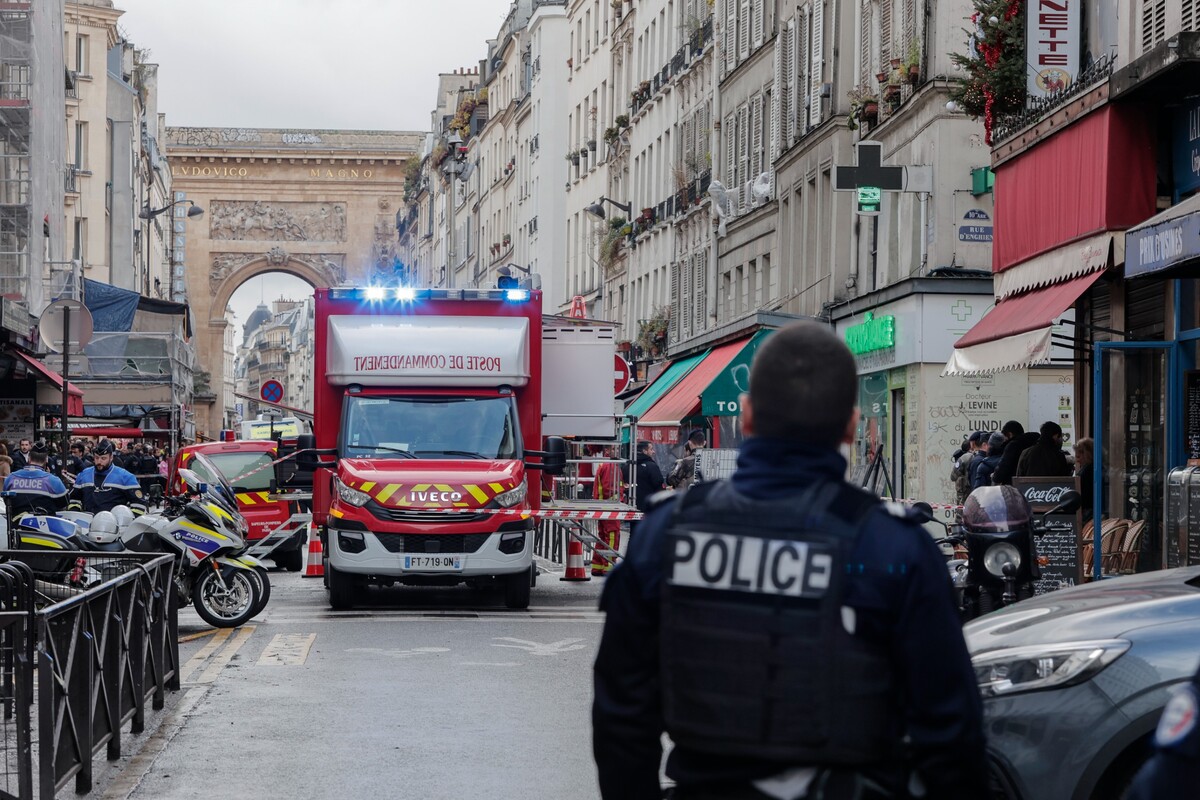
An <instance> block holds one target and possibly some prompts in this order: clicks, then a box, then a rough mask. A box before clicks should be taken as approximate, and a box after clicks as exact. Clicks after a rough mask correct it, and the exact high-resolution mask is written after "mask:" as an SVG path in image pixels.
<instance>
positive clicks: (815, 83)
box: [808, 0, 825, 127]
mask: <svg viewBox="0 0 1200 800" xmlns="http://www.w3.org/2000/svg"><path fill="white" fill-rule="evenodd" d="M809 26H810V27H811V29H812V33H811V36H812V43H811V45H810V47H811V49H812V60H811V62H810V64H811V66H810V72H809V87H808V124H809V125H810V126H813V127H816V126H817V125H819V124H820V122H821V78H822V77H823V76H824V65H825V50H824V46H825V41H824V40H825V0H814V2H813V6H812V18H811V19H810V21H809Z"/></svg>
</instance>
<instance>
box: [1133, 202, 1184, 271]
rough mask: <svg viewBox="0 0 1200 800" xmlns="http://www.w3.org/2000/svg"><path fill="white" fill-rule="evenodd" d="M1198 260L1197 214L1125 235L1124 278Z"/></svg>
mask: <svg viewBox="0 0 1200 800" xmlns="http://www.w3.org/2000/svg"><path fill="white" fill-rule="evenodd" d="M1194 258H1200V211H1193V212H1192V213H1190V214H1184V215H1182V216H1179V217H1176V218H1175V219H1169V220H1166V221H1165V222H1160V223H1158V224H1157V225H1148V226H1146V227H1144V228H1137V229H1135V230H1132V231H1130V232H1129V233H1127V234H1126V235H1125V277H1127V278H1132V277H1134V276H1137V275H1148V274H1150V273H1154V272H1161V271H1162V270H1165V269H1170V268H1171V267H1175V266H1179V265H1180V264H1182V263H1184V262H1185V261H1190V260H1192V259H1194Z"/></svg>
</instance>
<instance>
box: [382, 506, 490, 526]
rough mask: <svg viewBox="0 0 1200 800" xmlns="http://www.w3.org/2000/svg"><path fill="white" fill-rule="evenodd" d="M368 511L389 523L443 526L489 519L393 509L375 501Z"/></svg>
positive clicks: (481, 515)
mask: <svg viewBox="0 0 1200 800" xmlns="http://www.w3.org/2000/svg"><path fill="white" fill-rule="evenodd" d="M366 508H367V510H368V511H370V512H371V514H372V515H374V517H375V518H376V519H382V520H386V521H388V522H420V523H425V524H429V523H433V524H441V523H445V522H479V521H481V520H485V519H487V518H488V517H489V516H490V515H489V514H472V513H470V512H467V513H451V512H447V511H442V510H439V509H419V508H391V507H388V506H381V505H380V504H379V503H376V502H375V501H371V502H369V503H367V506H366Z"/></svg>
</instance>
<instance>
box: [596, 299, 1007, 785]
mask: <svg viewBox="0 0 1200 800" xmlns="http://www.w3.org/2000/svg"><path fill="white" fill-rule="evenodd" d="M857 393H858V377H857V370H856V366H855V362H854V357H853V356H852V355H851V354H850V351H849V350H848V349H847V348H846V345H845V344H844V343H842V342H841V340H839V339H838V338H837V337H836V336H835V335H834V334H833V333H832V332H831V331H830V330H829V329H828V328H827V327H825V326H822V325H819V324H816V323H799V324H795V325H791V326H788V327H786V328H783V329H781V330H779V331H777V332H776V333H775V334H773V335H772V336H771V338H770V339H768V340H766V341H765V342H764V343H763V345H762V347H760V348H759V350H758V352H757V354H756V355H755V358H754V362H753V365H752V367H751V372H750V393H749V395H743V396H742V397H741V399H740V407H741V409H742V411H741V414H742V429H743V431H744V432H745V434H746V436H747V437H748V438H747V439H746V441H745V442H744V444H743V445H742V447H741V449H740V452H739V454H738V464H737V470H736V472H735V473H734V475H733V477H732V478H731V479H730V480H720V481H708V482H704V483H700V484H697V485H696V486H694V487H692V489H691V490H690V491H688V492H680V493H676V494H675V495H671V496H667V497H666V498H663V497H660V498H658V500H657V502H656V503H655V504H654V507H652V508H651V509H650V511H649V513H648V515H647V516H646V518H645V520H644V521H643V522H642V524H641V526H640V527H639V529H638V530H639V532H638V535H637V536H635V537H633V538H632V539H631V540H630V542H629V547H628V549H627V553H626V557H625V559H623V560H622V561H621V563H619V564H618V565H617V566H616V567H615V568H614V569H613V571H612V574H611V575H610V576H609V578H608V581H607V582H606V584H605V587H604V593H603V596H602V599H601V608H602V609H603V610H604V611H605V612H606V615H607V616H606V621H605V625H604V632H603V634H602V636H601V641H600V648H599V652H598V654H597V657H596V665H595V700H594V703H593V706H592V726H593V736H592V742H593V753H594V755H595V759H596V764H597V766H598V768H599V779H600V792H601V795H602V797H603V798H604V800H658V798H660V797H661V789H660V785H659V768H660V765H661V762H662V734H663V733H664V732H665V733H667V734H668V735H669V736H670V738H671V741H672V742H673V744H674V748H673V749H672V751H671V754H670V756H669V757H668V759H667V765H666V773H667V776H668V777H669V778H670V779H672V780H673V781H674V782H675V784H676V786H675V790H674V792H675V793H674V797H675V798H678V800H696V799H701V800H735V798H736V799H737V800H750V799H751V798H762V799H763V800H769V799H770V798H784V800H793V798H801V797H804V798H809V799H810V800H846V799H847V798H858V799H860V800H869V799H870V798H893V797H894V798H900V797H909V796H920V797H925V798H928V799H929V800H951V799H953V800H961V799H962V798H982V797H985V796H987V781H986V776H987V764H986V761H985V759H984V748H983V730H982V717H983V712H982V703H981V700H980V697H979V689H978V686H977V680H976V675H975V671H974V669H973V668H972V666H971V661H970V658H969V656H968V654H967V648H966V644H965V642H964V641H963V636H962V630H961V624H960V622H959V618H958V611H957V608H956V604H955V600H954V597H953V593H952V591H951V586H950V582H949V580H948V579H947V577H946V566H945V559H944V558H943V557H942V555H941V553H940V552H939V551H938V548H937V546H936V545H934V543H933V540H932V538H931V537H930V536H929V535H928V534H927V533H926V532H925V530H924V529H923V528H922V527H921V526H920V524H919V522H918V521H917V519H916V517H915V516H913V515H911V513H910V512H908V511H905V510H903V508H902V507H899V506H895V505H891V504H884V503H882V502H881V501H880V500H879V498H877V497H875V496H873V495H871V494H869V493H867V492H864V491H862V490H860V489H856V488H854V487H852V486H850V485H849V484H848V483H846V482H845V481H844V479H843V475H844V474H845V470H846V461H845V459H844V458H843V457H842V455H841V454H840V453H839V447H840V446H841V445H843V444H849V443H851V442H853V441H854V435H855V428H856V426H857V422H858V413H857V409H855V408H854V402H855V398H856V396H857ZM755 565H757V568H755Z"/></svg>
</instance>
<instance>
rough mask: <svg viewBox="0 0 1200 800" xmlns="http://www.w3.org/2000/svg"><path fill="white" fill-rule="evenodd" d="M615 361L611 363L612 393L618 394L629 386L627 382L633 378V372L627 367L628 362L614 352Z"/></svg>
mask: <svg viewBox="0 0 1200 800" xmlns="http://www.w3.org/2000/svg"><path fill="white" fill-rule="evenodd" d="M613 358H614V359H615V362H614V364H613V394H620V393H621V392H623V391H625V390H626V389H628V388H629V383H630V381H631V380H632V379H633V373H632V372H631V371H630V369H629V362H628V361H626V360H625V359H623V358H621V356H619V355H616V354H614V355H613Z"/></svg>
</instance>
